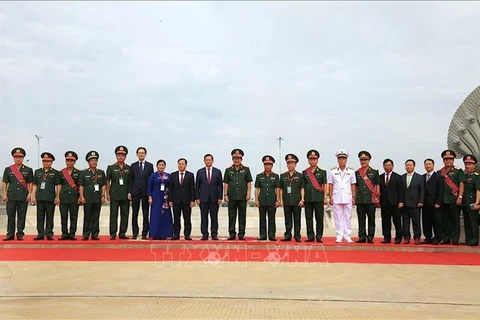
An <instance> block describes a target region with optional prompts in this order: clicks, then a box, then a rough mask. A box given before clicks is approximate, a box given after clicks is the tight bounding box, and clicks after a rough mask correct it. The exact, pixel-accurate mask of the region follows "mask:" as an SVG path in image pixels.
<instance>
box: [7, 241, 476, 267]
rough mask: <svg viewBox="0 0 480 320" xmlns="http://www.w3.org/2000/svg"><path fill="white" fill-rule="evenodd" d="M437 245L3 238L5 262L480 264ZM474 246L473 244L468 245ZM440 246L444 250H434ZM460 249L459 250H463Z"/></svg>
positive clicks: (456, 249) (472, 256) (471, 256)
mask: <svg viewBox="0 0 480 320" xmlns="http://www.w3.org/2000/svg"><path fill="white" fill-rule="evenodd" d="M465 248H466V247H458V246H432V245H420V246H414V245H412V244H411V245H403V244H402V245H394V244H390V245H388V244H387V245H385V244H380V241H379V240H378V239H377V240H376V243H375V244H346V243H343V244H336V243H334V238H324V243H323V244H322V243H316V242H315V243H305V242H301V243H296V242H280V241H276V242H270V241H261V242H260V241H256V240H254V239H253V238H247V241H226V240H220V241H211V240H209V241H200V240H194V241H170V240H167V241H152V240H150V241H148V240H147V241H138V240H137V241H135V240H118V239H117V240H115V241H111V240H110V239H109V237H108V236H106V237H105V236H102V237H101V240H100V241H93V240H88V241H81V240H77V241H57V240H54V241H48V240H41V241H34V240H33V236H27V237H26V238H25V240H24V241H11V242H3V243H0V260H2V261H158V262H162V263H168V262H170V261H204V262H208V263H216V262H218V261H230V262H247V261H248V262H269V263H280V262H286V263H296V262H297V263H301V262H311V263H315V262H316V263H381V264H434V265H480V254H479V250H477V249H478V247H477V249H474V250H473V251H469V252H468V251H467V252H462V251H465ZM467 249H469V248H467ZM434 251H440V252H434ZM459 251H460V252H459Z"/></svg>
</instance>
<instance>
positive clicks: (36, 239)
mask: <svg viewBox="0 0 480 320" xmlns="http://www.w3.org/2000/svg"><path fill="white" fill-rule="evenodd" d="M43 239H44V237H42V236H36V237H35V238H33V240H35V241H38V240H43Z"/></svg>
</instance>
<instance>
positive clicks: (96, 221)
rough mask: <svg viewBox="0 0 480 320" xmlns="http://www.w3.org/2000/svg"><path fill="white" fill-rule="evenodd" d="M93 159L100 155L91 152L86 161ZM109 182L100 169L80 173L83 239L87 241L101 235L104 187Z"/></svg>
mask: <svg viewBox="0 0 480 320" xmlns="http://www.w3.org/2000/svg"><path fill="white" fill-rule="evenodd" d="M92 158H97V159H98V153H97V152H95V151H90V152H89V153H87V156H86V160H87V161H89V160H90V159H92ZM106 183H107V180H106V177H105V172H104V171H103V170H100V169H96V170H95V171H92V170H91V169H90V168H88V169H85V170H83V171H81V172H80V176H79V179H78V185H79V186H83V188H84V190H83V197H84V198H85V204H84V205H83V213H84V215H83V237H82V240H87V239H88V237H89V236H90V235H91V237H92V239H94V240H95V239H98V235H99V233H100V211H101V210H102V197H103V196H104V195H103V194H102V187H103V186H104V185H106Z"/></svg>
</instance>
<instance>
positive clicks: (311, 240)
mask: <svg viewBox="0 0 480 320" xmlns="http://www.w3.org/2000/svg"><path fill="white" fill-rule="evenodd" d="M313 241H315V239H313V238H310V239H307V240H305V242H313Z"/></svg>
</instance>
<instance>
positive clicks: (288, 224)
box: [283, 205, 302, 240]
mask: <svg viewBox="0 0 480 320" xmlns="http://www.w3.org/2000/svg"><path fill="white" fill-rule="evenodd" d="M301 212H302V208H300V207H299V206H298V205H294V206H284V207H283V213H284V216H285V239H291V238H292V220H293V237H294V238H295V239H297V240H299V239H301V238H302V236H301V235H300V229H301V215H300V214H301Z"/></svg>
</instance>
